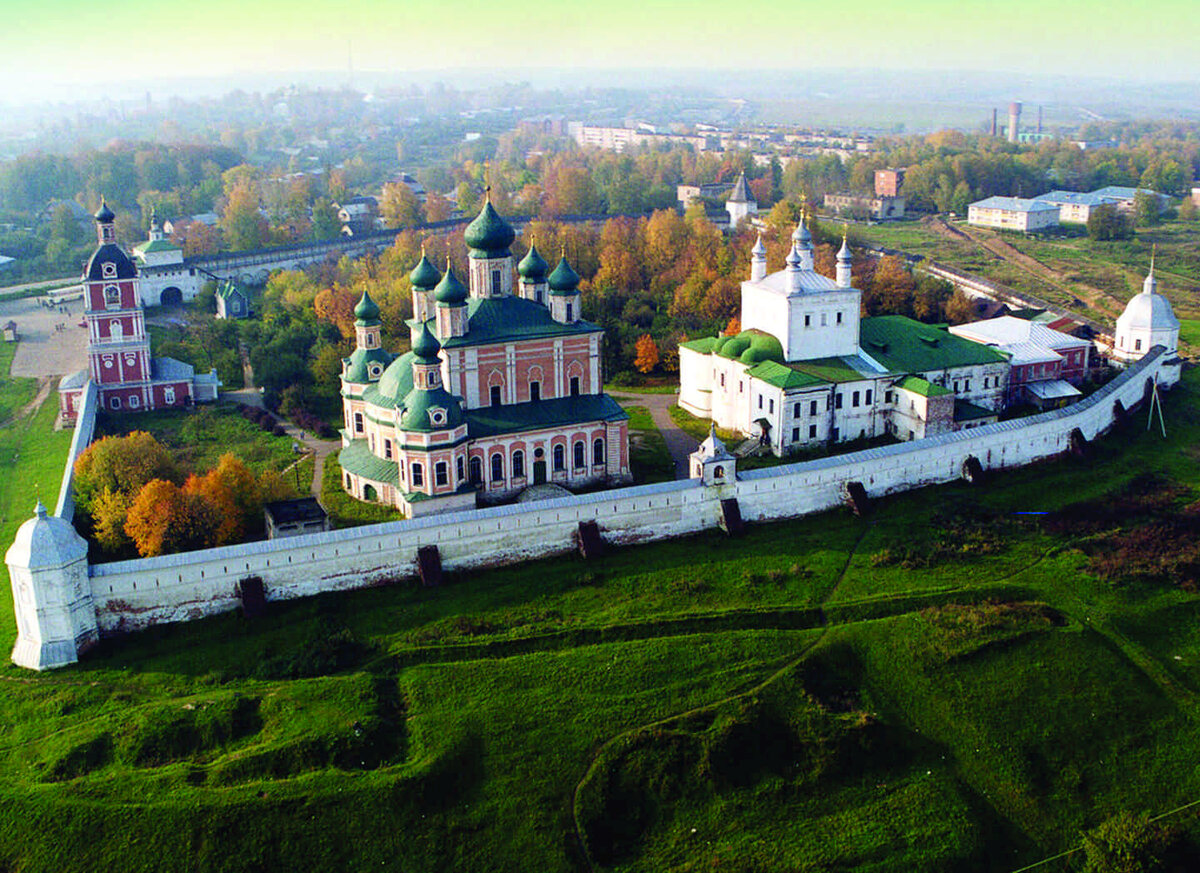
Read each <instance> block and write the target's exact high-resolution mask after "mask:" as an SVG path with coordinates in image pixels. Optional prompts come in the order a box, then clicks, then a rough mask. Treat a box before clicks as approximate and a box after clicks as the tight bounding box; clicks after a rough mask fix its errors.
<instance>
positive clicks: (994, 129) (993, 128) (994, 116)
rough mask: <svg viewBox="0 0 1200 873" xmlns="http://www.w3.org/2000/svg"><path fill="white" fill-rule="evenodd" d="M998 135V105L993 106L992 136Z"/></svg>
mask: <svg viewBox="0 0 1200 873" xmlns="http://www.w3.org/2000/svg"><path fill="white" fill-rule="evenodd" d="M995 135H996V107H995V106H993V107H992V136H995Z"/></svg>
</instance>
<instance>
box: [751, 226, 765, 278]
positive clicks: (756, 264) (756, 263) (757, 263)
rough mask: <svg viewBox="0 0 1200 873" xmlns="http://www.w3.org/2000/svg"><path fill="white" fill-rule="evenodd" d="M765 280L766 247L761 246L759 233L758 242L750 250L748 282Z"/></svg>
mask: <svg viewBox="0 0 1200 873" xmlns="http://www.w3.org/2000/svg"><path fill="white" fill-rule="evenodd" d="M765 278H767V247H766V246H764V245H763V241H762V234H761V233H760V234H759V235H758V242H756V243H755V244H754V248H752V249H751V250H750V281H751V282H761V281H762V280H763V279H765Z"/></svg>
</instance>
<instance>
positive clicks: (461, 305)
mask: <svg viewBox="0 0 1200 873" xmlns="http://www.w3.org/2000/svg"><path fill="white" fill-rule="evenodd" d="M464 238H465V240H466V243H467V245H468V246H469V252H468V264H469V266H468V283H469V287H468V286H464V285H463V284H462V282H461V281H459V279H458V277H457V276H456V275H455V274H454V270H453V269H452V267H451V266H450V265H449V264H447V267H446V273H445V275H442V274H440V273H439V272H438V271H437V269H436V268H435V267H434V266H433V265H432V264H431V263H430V262H429V260H428V259H427V258H426V257H425V256H424V255H422V257H421V260H420V262H419V263H418V264H417V266H416V269H414V270H413V272H412V274H411V276H410V277H409V278H410V279H411V281H412V294H413V313H414V318H413V319H412V320H411V321H410V322H409V328H410V330H411V331H412V351H410V352H408V353H406V354H403V355H401V356H399V357H394V356H393V355H392V354H391V353H389V352H387V351H385V350H384V349H382V348H381V347H380V327H379V308H378V306H376V305H375V303H374V301H372V300H371V298H370V297H369V296H368V295H367V294H364V295H363V297H362V299H361V300H360V301H359V303H358V305H357V306H356V307H355V310H354V313H355V317H356V321H355V329H356V333H357V348H356V349H355V351H354V353H353V354H352V355H351V356H350V357H349V358H348V359H346V360H345V361H344V362H343V369H342V397H343V410H344V414H345V429H344V430H343V431H342V445H343V449H342V453H341V456H340V462H341V466H342V477H343V485H344V486H345V488H346V490H347V491H349V492H350V493H351V494H353V495H354V496H355V497H357V498H359V499H361V500H371V501H377V502H381V503H386V504H389V505H392V506H396V507H398V508H400V509H402V510H403V511H404V512H405V513H406V514H408V515H409V516H414V515H424V514H428V513H431V512H444V511H449V510H456V509H462V508H470V507H474V506H475V504H476V497H477V496H478V497H479V498H480V499H481V500H483V501H489V500H497V499H502V498H509V497H514V496H516V495H517V494H518V493H519V492H521V491H522V490H524V489H525V488H526V487H528V486H531V485H538V484H542V483H556V484H559V485H562V486H565V487H568V488H581V487H588V486H596V485H616V484H620V483H625V482H628V481H630V478H631V477H630V473H629V446H628V416H626V414H625V412H624V410H622V409H621V407H620V406H619V405H618V404H617V403H616V401H614V400H613V399H612V398H611V397H609V396H608V395H607V394H605V393H604V392H603V391H602V389H601V385H602V382H603V380H602V378H601V371H600V348H601V342H602V341H603V338H604V334H603V331H602V330H601V328H599V327H597V326H596V325H594V324H592V323H590V322H587V321H584V320H583V319H582V318H581V317H580V304H579V275H578V274H577V273H576V272H575V271H574V270H573V269H572V268H571V265H570V264H569V263H567V260H566V258H565V257H563V258H561V259H560V260H559V263H558V266H556V267H555V268H554V270H553V271H550V270H549V265H548V264H547V263H546V261H545V260H544V259H543V258H542V256H541V255H540V254H539V253H538V250H537V248H536V247H535V246H533V245H531V246H530V248H529V252H528V254H526V255H525V257H524V258H522V259H521V263H520V265H519V266H518V267H517V273H518V274H519V280H518V282H517V287H516V288H515V289H514V287H513V273H514V270H513V266H514V265H513V257H512V253H511V251H510V247H511V246H512V243H513V240H514V239H515V234H514V233H513V230H512V228H511V227H510V226H509V225H508V223H507V222H505V221H504V219H503V218H501V217H500V215H499V214H497V212H496V210H495V209H494V208H493V207H492V204H491V201H490V199H489V200H488V201H487V202H486V203H485V204H484V207H483V210H482V211H481V212H480V213H479V216H478V217H477V218H476V219H475V220H474V221H472V222H471V224H470V225H468V226H467V229H466V232H465V234H464Z"/></svg>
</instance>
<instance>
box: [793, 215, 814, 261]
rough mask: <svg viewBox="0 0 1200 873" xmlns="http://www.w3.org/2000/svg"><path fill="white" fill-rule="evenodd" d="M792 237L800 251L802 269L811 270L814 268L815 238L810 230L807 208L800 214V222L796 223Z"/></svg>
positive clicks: (797, 249)
mask: <svg viewBox="0 0 1200 873" xmlns="http://www.w3.org/2000/svg"><path fill="white" fill-rule="evenodd" d="M792 239H793V240H794V241H795V246H796V251H797V252H799V253H800V269H801V270H811V269H812V268H813V238H812V234H811V233H809V230H808V211H807V210H805V211H804V212H802V213H801V214H800V223H799V224H798V225H796V231H795V233H793V234H792Z"/></svg>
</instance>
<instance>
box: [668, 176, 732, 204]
mask: <svg viewBox="0 0 1200 873" xmlns="http://www.w3.org/2000/svg"><path fill="white" fill-rule="evenodd" d="M728 190H729V183H728V182H709V183H706V184H704V185H676V186H675V199H676V200H678V201H679V205H680V206H682V207H683V208H684V209H687V208H688V207H689V206H691V205H692V203H693V202H695V201H697V200H716V199H717V198H718V197H721V196H723V195H724V194H725V192H726V191H728Z"/></svg>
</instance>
